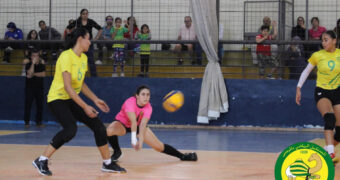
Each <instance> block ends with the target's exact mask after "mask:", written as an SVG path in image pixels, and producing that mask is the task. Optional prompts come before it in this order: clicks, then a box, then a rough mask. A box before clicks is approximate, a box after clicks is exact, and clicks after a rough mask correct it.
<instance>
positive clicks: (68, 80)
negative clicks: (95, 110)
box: [63, 71, 87, 109]
mask: <svg viewBox="0 0 340 180" xmlns="http://www.w3.org/2000/svg"><path fill="white" fill-rule="evenodd" d="M71 79H72V78H71V74H70V73H69V72H67V71H64V72H63V80H64V89H65V91H66V92H67V94H68V95H69V96H70V97H71V98H72V100H74V101H75V102H76V103H77V104H78V105H79V106H80V107H82V108H83V109H85V107H86V106H87V104H86V103H85V102H84V101H83V100H82V99H81V98H80V96H79V95H78V94H77V93H76V91H75V90H74V89H73V88H72V86H71V81H72V80H71Z"/></svg>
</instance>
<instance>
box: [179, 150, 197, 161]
mask: <svg viewBox="0 0 340 180" xmlns="http://www.w3.org/2000/svg"><path fill="white" fill-rule="evenodd" d="M181 160H182V161H197V154H196V153H194V152H192V153H185V154H183V156H182V158H181Z"/></svg>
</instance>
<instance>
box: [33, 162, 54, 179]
mask: <svg viewBox="0 0 340 180" xmlns="http://www.w3.org/2000/svg"><path fill="white" fill-rule="evenodd" d="M32 165H33V166H34V168H36V169H37V170H38V173H39V174H41V175H43V176H52V175H47V174H44V173H42V172H40V170H39V168H38V166H37V164H35V162H34V161H33V162H32Z"/></svg>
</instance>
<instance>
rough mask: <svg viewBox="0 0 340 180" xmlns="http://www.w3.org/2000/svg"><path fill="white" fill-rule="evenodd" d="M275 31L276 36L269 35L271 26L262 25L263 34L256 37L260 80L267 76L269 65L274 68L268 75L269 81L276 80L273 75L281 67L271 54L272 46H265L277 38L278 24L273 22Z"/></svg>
mask: <svg viewBox="0 0 340 180" xmlns="http://www.w3.org/2000/svg"><path fill="white" fill-rule="evenodd" d="M273 29H274V34H273V35H270V34H269V26H266V25H262V27H261V30H262V32H261V34H259V35H257V36H256V43H257V47H256V54H257V60H258V61H259V62H258V63H259V73H260V78H261V79H262V78H264V75H265V67H266V66H267V65H270V66H272V67H273V68H272V69H271V71H270V73H269V74H268V75H267V78H268V79H274V77H273V73H274V72H276V71H277V68H278V67H279V61H278V59H277V58H276V56H273V55H272V53H271V46H270V44H263V42H264V41H265V40H272V39H274V38H275V37H276V36H277V29H276V22H275V21H274V22H273Z"/></svg>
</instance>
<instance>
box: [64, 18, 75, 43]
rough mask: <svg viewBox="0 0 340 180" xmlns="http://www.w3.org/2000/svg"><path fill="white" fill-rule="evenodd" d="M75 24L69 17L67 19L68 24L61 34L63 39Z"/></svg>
mask: <svg viewBox="0 0 340 180" xmlns="http://www.w3.org/2000/svg"><path fill="white" fill-rule="evenodd" d="M75 28H76V27H75V24H74V19H70V20H69V21H68V25H67V26H66V28H65V30H64V34H63V38H62V39H63V40H65V38H66V36H67V35H68V34H70V33H71V32H72V31H73V30H74V29H75Z"/></svg>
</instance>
